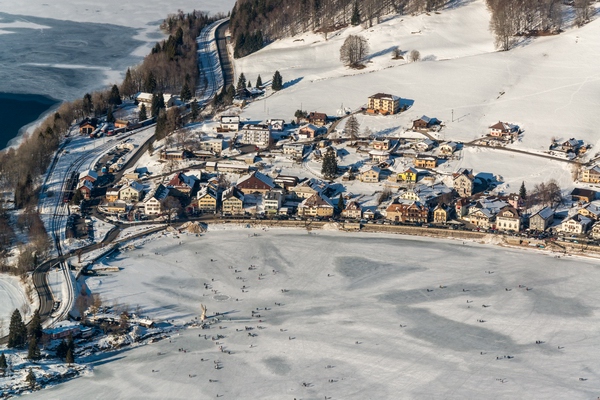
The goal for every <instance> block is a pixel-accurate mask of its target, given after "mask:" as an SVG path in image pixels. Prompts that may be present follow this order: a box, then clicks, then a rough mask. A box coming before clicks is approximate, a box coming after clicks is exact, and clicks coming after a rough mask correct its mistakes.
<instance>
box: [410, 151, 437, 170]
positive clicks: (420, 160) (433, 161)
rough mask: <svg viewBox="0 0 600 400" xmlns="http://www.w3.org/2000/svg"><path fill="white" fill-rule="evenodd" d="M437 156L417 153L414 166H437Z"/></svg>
mask: <svg viewBox="0 0 600 400" xmlns="http://www.w3.org/2000/svg"><path fill="white" fill-rule="evenodd" d="M437 161H438V159H437V157H435V156H425V155H421V154H419V155H418V156H417V158H415V167H417V168H429V169H431V168H435V167H437Z"/></svg>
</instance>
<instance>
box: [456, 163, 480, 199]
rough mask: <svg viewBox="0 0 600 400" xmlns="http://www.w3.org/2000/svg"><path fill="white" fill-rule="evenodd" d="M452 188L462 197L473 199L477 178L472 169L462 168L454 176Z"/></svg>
mask: <svg viewBox="0 0 600 400" xmlns="http://www.w3.org/2000/svg"><path fill="white" fill-rule="evenodd" d="M452 178H453V182H452V186H453V187H454V190H456V193H458V195H459V196H460V197H471V196H472V195H473V189H474V187H475V176H473V170H472V169H466V168H461V169H460V170H459V171H458V172H457V173H455V174H453V175H452Z"/></svg>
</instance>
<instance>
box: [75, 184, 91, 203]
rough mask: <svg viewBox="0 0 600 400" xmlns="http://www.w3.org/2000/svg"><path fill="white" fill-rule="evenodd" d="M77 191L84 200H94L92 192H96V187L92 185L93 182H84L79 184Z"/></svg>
mask: <svg viewBox="0 0 600 400" xmlns="http://www.w3.org/2000/svg"><path fill="white" fill-rule="evenodd" d="M77 190H79V191H80V192H81V195H82V196H83V199H84V200H89V199H91V198H92V190H94V186H93V185H92V182H90V181H88V180H82V181H80V182H79V186H77Z"/></svg>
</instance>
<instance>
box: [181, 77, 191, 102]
mask: <svg viewBox="0 0 600 400" xmlns="http://www.w3.org/2000/svg"><path fill="white" fill-rule="evenodd" d="M179 97H181V100H182V101H185V102H187V101H190V100H191V98H192V91H191V90H190V86H189V85H188V83H187V81H185V83H184V84H183V87H182V88H181V94H180V95H179Z"/></svg>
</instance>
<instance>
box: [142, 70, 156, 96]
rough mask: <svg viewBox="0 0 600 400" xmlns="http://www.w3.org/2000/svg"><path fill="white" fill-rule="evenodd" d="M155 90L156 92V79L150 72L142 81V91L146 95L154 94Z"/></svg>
mask: <svg viewBox="0 0 600 400" xmlns="http://www.w3.org/2000/svg"><path fill="white" fill-rule="evenodd" d="M155 90H156V78H155V77H154V74H153V73H152V72H150V73H149V74H148V75H147V76H146V80H145V81H144V91H145V92H147V93H154V91H155Z"/></svg>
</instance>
